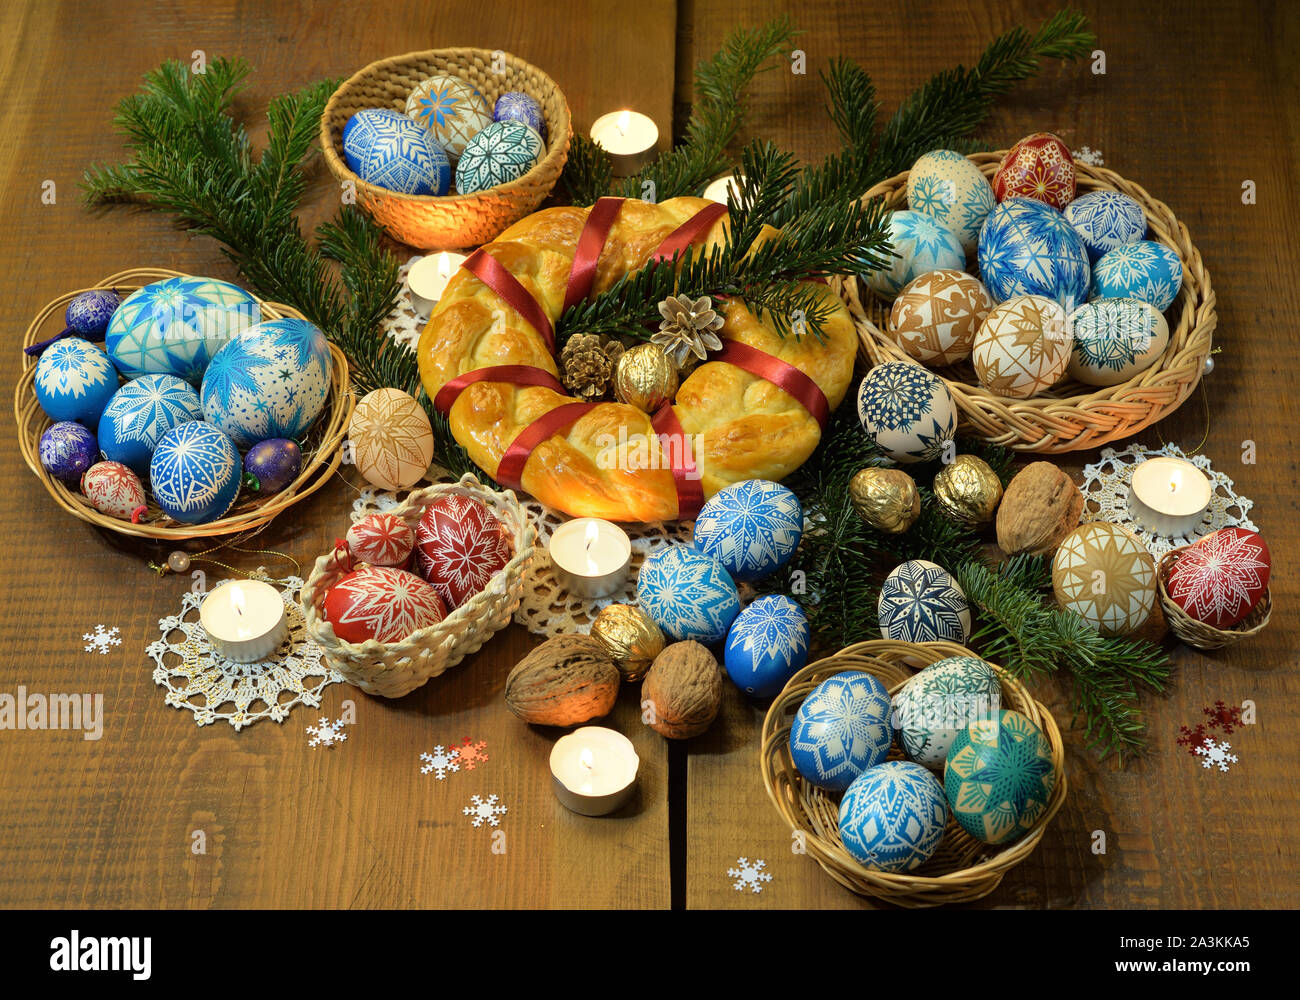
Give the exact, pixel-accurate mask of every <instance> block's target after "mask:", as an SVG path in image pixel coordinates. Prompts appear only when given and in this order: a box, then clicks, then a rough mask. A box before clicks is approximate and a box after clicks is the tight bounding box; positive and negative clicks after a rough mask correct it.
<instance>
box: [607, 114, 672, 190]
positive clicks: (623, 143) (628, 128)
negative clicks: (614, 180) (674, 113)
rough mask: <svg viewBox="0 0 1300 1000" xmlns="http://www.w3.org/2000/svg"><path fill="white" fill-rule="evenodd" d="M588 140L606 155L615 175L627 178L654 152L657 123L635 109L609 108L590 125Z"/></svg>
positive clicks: (657, 129) (657, 136)
mask: <svg viewBox="0 0 1300 1000" xmlns="http://www.w3.org/2000/svg"><path fill="white" fill-rule="evenodd" d="M591 139H592V141H593V142H594V143H596V145H598V146H600V147H601V148H602V149H604V150H605V152H607V153H608V154H609V158H610V160H611V161H613V164H614V176H615V177H630V176H631V175H632V174H634V173H636V172H637V171H638V170H640V169H641V168H642V167H644V166H645V165H646V164H647V163H649V162H650V158H651V156H653V155H654V148H655V143H657V142H658V141H659V126H658V125H656V124H655V123H654V122H653V121H652V120H651V119H650V118H647V117H646V116H645V115H643V114H641V113H640V112H639V111H626V110H625V111H611V112H610V113H609V114H607V115H601V116H600V117H599V118H597V119H596V121H595V122H594V123H593V124H592V126H591Z"/></svg>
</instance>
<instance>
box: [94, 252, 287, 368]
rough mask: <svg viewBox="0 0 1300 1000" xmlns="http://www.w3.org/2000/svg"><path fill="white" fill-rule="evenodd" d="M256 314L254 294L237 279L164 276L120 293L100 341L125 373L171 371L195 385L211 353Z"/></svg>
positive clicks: (259, 309) (258, 309) (250, 322)
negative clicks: (121, 296)
mask: <svg viewBox="0 0 1300 1000" xmlns="http://www.w3.org/2000/svg"><path fill="white" fill-rule="evenodd" d="M261 318H262V307H261V305H260V304H258V301H257V299H255V298H253V296H251V295H249V294H248V293H247V292H246V291H244V290H243V289H242V288H240V287H239V286H238V285H232V284H231V283H230V282H228V281H218V280H216V279H215V278H189V277H175V278H164V279H163V280H162V281H155V282H154V283H153V284H152V285H145V286H144V287H143V288H140V289H137V290H136V291H134V292H132V293H131V294H130V295H128V296H127V297H126V301H125V302H123V303H122V304H121V305H120V306H119V307H118V309H117V311H116V312H115V313H113V318H112V319H111V320H109V323H108V333H107V334H106V336H105V347H107V348H108V356H109V357H110V358H112V359H113V364H115V365H117V370H118V371H120V372H121V373H122V374H123V375H125V376H126V377H127V378H139V377H140V376H141V375H150V374H159V375H175V376H176V377H177V378H183V379H184V380H185V381H186V382H189V383H190V384H192V385H198V384H199V382H200V381H201V380H202V378H203V372H204V370H205V369H206V368H207V367H208V362H209V361H210V360H211V359H212V356H213V355H214V354H216V353H217V351H219V350H220V349H221V347H222V346H223V345H224V344H225V343H226V342H227V341H228V340H230V338H232V337H235V336H238V335H239V334H240V333H242V332H243V331H244V330H247V329H248V328H249V327H250V326H252V325H253V324H255V323H257V322H259V321H260V320H261Z"/></svg>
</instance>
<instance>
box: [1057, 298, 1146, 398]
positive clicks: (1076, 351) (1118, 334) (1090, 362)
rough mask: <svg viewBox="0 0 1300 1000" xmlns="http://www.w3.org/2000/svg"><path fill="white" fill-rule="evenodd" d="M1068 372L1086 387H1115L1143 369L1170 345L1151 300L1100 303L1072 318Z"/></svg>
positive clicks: (1088, 304) (1085, 306)
mask: <svg viewBox="0 0 1300 1000" xmlns="http://www.w3.org/2000/svg"><path fill="white" fill-rule="evenodd" d="M1070 329H1071V330H1072V331H1073V333H1074V340H1073V346H1072V347H1071V349H1070V361H1069V365H1068V368H1067V370H1068V371H1069V373H1070V377H1071V378H1075V379H1078V380H1079V381H1080V382H1083V383H1084V384H1085V385H1119V384H1120V383H1121V382H1127V381H1128V380H1129V379H1131V378H1132V377H1133V376H1134V375H1137V374H1139V373H1140V372H1143V371H1146V369H1148V368H1150V367H1151V365H1152V364H1154V363H1155V361H1156V359H1157V358H1159V357H1160V355H1162V354H1163V353H1164V352H1165V348H1166V347H1168V346H1169V324H1168V323H1167V322H1166V321H1165V317H1164V314H1163V313H1161V312H1160V311H1159V310H1158V309H1156V307H1155V306H1153V305H1152V304H1151V303H1150V302H1142V301H1140V300H1138V299H1098V300H1097V301H1095V302H1086V303H1084V304H1083V305H1081V306H1079V308H1078V309H1076V310H1074V312H1072V313H1071V314H1070Z"/></svg>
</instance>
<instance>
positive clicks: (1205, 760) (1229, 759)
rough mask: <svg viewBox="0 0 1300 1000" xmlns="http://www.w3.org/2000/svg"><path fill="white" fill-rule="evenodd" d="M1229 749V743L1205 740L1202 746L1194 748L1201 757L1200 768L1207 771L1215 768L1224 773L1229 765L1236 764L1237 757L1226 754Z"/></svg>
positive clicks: (1230, 746)
mask: <svg viewBox="0 0 1300 1000" xmlns="http://www.w3.org/2000/svg"><path fill="white" fill-rule="evenodd" d="M1231 749H1232V744H1231V743H1215V742H1214V740H1212V739H1206V741H1205V744H1204V745H1203V746H1199V747H1197V748H1196V752H1197V753H1198V754H1200V755H1201V767H1203V768H1205V769H1206V770H1207V771H1208V770H1209V769H1210V768H1212V767H1215V766H1217V767H1218V768H1219V770H1220V771H1226V770H1228V765H1229V764H1230V763H1231V764H1235V763H1237V755H1236V754H1235V753H1228V751H1229V750H1231Z"/></svg>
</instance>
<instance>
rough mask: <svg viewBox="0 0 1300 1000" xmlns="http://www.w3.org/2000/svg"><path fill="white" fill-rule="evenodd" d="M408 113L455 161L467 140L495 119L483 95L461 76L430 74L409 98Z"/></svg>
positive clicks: (407, 99)
mask: <svg viewBox="0 0 1300 1000" xmlns="http://www.w3.org/2000/svg"><path fill="white" fill-rule="evenodd" d="M406 113H407V114H408V115H410V117H411V118H412V119H414V120H415V121H416V122H417V123H419V124H420V125H421V126H422V127H423V128H424V129H425V131H427V132H428V133H429V138H431V139H432V140H433V141H434V142H435V143H436V144H437V145H438V146H439V147H440V148H441V149H442V150H444V151H445V152H446V154H447V156H448V157H449V158H450V159H451V161H452V162H453V163H455V162H456V161H457V160H458V159H460V156H461V154H462V153H464V152H465V144H466V143H468V142H469V141H470V139H471V138H473V136H474V135H476V134H477V133H478V132H480V131H481V130H482V129H484V128H486V127H487V126H488V125H489V124H491V122H492V109H491V108H490V107H488V102H487V101H486V100H484V98H483V95H482V94H480V93H479V92H478V91H477V90H475V89H474V88H473V87H472V86H471V85H470V84H469V83H467V82H466V81H464V80H462V79H461V78H460V77H458V76H431V77H429V79H427V80H425V81H423V82H422V83H420V84H419V85H418V86H417V87H416V88H415V89H414V90H412V91H411V93H410V95H409V96H408V97H407V98H406Z"/></svg>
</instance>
